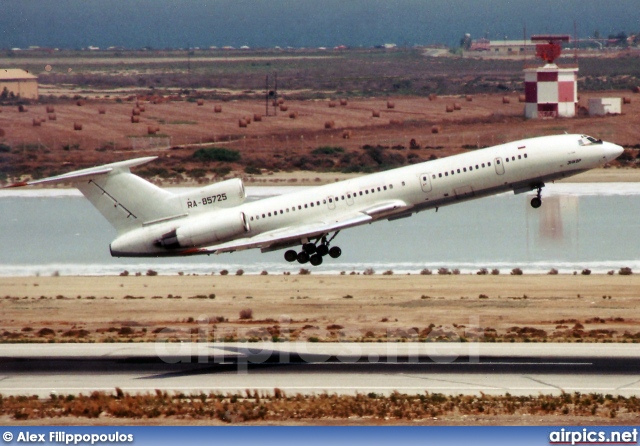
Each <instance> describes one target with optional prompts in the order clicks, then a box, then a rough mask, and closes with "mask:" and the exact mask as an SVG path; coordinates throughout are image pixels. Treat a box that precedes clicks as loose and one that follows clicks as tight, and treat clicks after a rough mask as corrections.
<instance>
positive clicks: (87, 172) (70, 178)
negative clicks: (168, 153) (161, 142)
mask: <svg viewBox="0 0 640 446" xmlns="http://www.w3.org/2000/svg"><path fill="white" fill-rule="evenodd" d="M156 158H157V157H156V156H147V157H144V158H136V159H132V160H127V161H118V162H116V163H111V164H105V165H103V166H97V167H89V168H88V169H82V170H76V171H74V172H69V173H65V174H62V175H57V176H55V177H49V178H43V179H40V180H33V181H21V182H19V183H13V184H10V185H8V186H6V187H22V186H33V185H36V184H56V183H78V182H80V181H82V180H85V179H87V178H91V177H95V176H99V175H104V174H108V173H110V172H113V171H120V170H124V169H127V170H128V169H129V168H130V167H134V166H139V165H140V164H145V163H148V162H150V161H153V160H154V159H156Z"/></svg>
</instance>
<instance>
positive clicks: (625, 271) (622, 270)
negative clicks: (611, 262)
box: [618, 266, 633, 276]
mask: <svg viewBox="0 0 640 446" xmlns="http://www.w3.org/2000/svg"><path fill="white" fill-rule="evenodd" d="M618 274H620V275H621V276H630V275H632V274H633V271H632V270H631V268H629V267H627V266H624V267H622V268H620V271H618Z"/></svg>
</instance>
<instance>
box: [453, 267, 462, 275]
mask: <svg viewBox="0 0 640 446" xmlns="http://www.w3.org/2000/svg"><path fill="white" fill-rule="evenodd" d="M451 274H453V275H455V276H459V275H460V270H459V269H458V268H454V269H452V270H451Z"/></svg>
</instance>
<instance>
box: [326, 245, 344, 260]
mask: <svg viewBox="0 0 640 446" xmlns="http://www.w3.org/2000/svg"><path fill="white" fill-rule="evenodd" d="M329 255H330V256H331V258H332V259H337V258H338V257H340V256H341V255H342V249H340V248H338V247H337V246H334V247H332V248H331V249H330V250H329Z"/></svg>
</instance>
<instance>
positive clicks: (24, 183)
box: [2, 181, 29, 189]
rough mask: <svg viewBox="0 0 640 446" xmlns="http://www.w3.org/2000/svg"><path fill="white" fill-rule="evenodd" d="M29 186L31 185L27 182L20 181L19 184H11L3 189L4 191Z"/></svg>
mask: <svg viewBox="0 0 640 446" xmlns="http://www.w3.org/2000/svg"><path fill="white" fill-rule="evenodd" d="M28 185H29V183H28V182H26V181H19V182H17V183H11V184H9V185H7V186H3V187H2V188H3V189H9V188H11V187H24V186H28Z"/></svg>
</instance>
